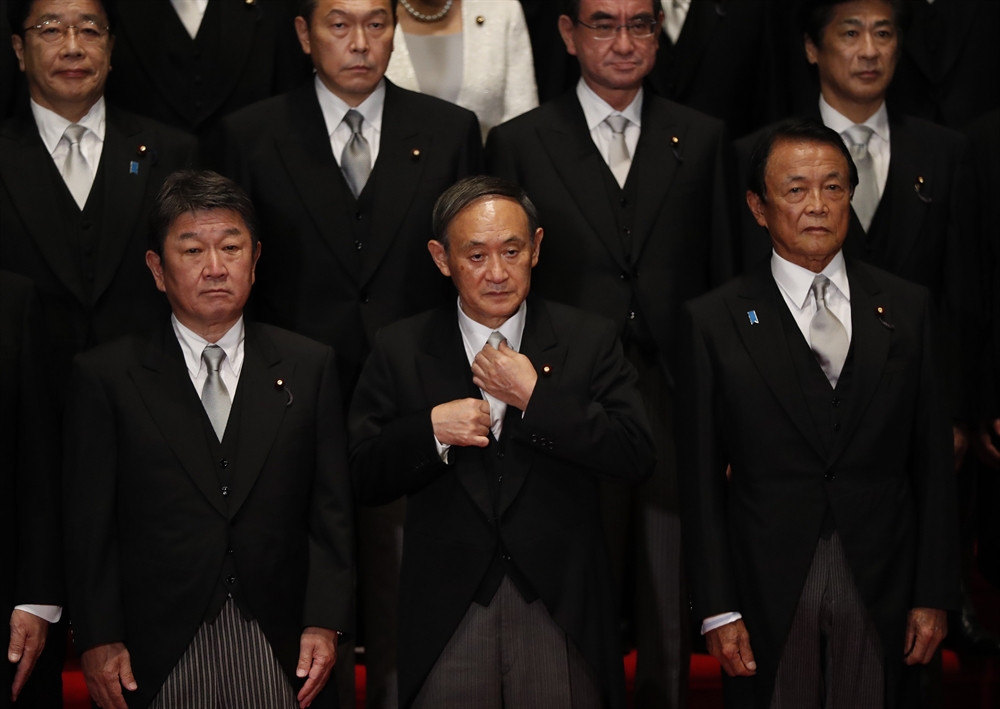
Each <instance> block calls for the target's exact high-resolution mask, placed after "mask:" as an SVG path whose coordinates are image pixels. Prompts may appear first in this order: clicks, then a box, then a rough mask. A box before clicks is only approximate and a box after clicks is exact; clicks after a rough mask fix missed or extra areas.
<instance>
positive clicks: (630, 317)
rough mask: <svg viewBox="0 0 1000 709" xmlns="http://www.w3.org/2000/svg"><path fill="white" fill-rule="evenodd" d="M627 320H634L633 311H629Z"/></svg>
mask: <svg viewBox="0 0 1000 709" xmlns="http://www.w3.org/2000/svg"><path fill="white" fill-rule="evenodd" d="M628 319H629V320H635V311H634V310H630V311H629V314H628Z"/></svg>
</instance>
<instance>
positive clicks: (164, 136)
mask: <svg viewBox="0 0 1000 709" xmlns="http://www.w3.org/2000/svg"><path fill="white" fill-rule="evenodd" d="M108 120H109V121H110V122H111V123H113V124H115V125H119V126H121V127H122V128H123V129H125V130H127V131H151V132H153V133H154V134H155V135H156V139H157V141H159V143H160V146H159V147H161V148H169V147H179V148H187V149H193V148H194V147H195V145H196V143H197V140H196V139H195V137H194V136H193V135H191V134H190V133H185V132H184V131H182V130H181V129H179V128H175V127H174V126H168V125H167V124H166V123H161V122H160V121H157V120H154V119H152V118H149V117H147V116H141V115H139V114H138V113H132V112H131V111H126V110H125V109H122V108H118V107H117V106H113V105H111V104H108Z"/></svg>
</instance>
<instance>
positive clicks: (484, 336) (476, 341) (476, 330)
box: [434, 298, 528, 463]
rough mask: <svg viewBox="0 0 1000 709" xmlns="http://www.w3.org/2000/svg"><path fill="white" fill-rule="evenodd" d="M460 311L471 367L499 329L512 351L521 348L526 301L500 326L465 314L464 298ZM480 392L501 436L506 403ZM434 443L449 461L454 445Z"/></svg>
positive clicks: (464, 341) (463, 340)
mask: <svg viewBox="0 0 1000 709" xmlns="http://www.w3.org/2000/svg"><path fill="white" fill-rule="evenodd" d="M457 310H458V329H459V330H460V331H461V332H462V344H463V345H465V357H466V359H468V360H469V366H470V367H471V366H472V362H473V360H474V359H475V358H476V355H477V354H479V353H480V352H481V351H482V349H483V348H484V347H486V341H487V340H489V339H490V335H492V334H493V333H494V332H499V333H500V334H501V335H503V336H504V339H506V340H507V346H508V347H510V348H511V349H512V350H514V351H515V352H520V351H521V337H522V335H524V314H525V313H526V312H527V311H528V304H527V303H525V302H522V303H521V307H520V308H518V309H517V312H516V313H514V314H513V315H511V316H510V317H509V318H507V319H506V320H505V321H504V322H503V323H502V324H501V325H500V326H499V327H496V328H489V327H486V326H485V325H483V324H481V323H477V322H476V321H475V320H473V319H472V318H470V317H469V316H468V315H466V314H465V311H463V310H462V300H461V298H459V300H458V308H457ZM479 391H480V392H481V393H482V395H483V398H484V399H485V400H486V401H487V402H489V405H490V422H491V426H492V429H493V437H494V438H500V432H501V430H502V427H503V417H504V415H505V414H506V413H507V404H505V403H504V402H502V401H500V400H499V399H495V398H493V397H492V396H491V395H489V394H487V393H486V392H485V391H483V390H482V389H480V390H479ZM522 415H523V414H522ZM434 445H435V446H437V452H438V455H439V456H441V460H443V461H444V462H446V463H447V462H448V450H449V449H450V448H451V446H450V445H445V444H444V443H441V441H439V440H438V439H437V436H435V437H434Z"/></svg>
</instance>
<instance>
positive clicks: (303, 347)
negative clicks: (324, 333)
mask: <svg viewBox="0 0 1000 709" xmlns="http://www.w3.org/2000/svg"><path fill="white" fill-rule="evenodd" d="M247 325H248V328H252V329H255V330H256V331H257V332H258V333H260V334H262V335H264V336H265V337H266V338H267V339H269V340H270V341H271V342H272V343H273V344H274V346H275V347H277V348H278V349H279V350H280V351H281V352H284V353H288V354H300V355H305V356H308V357H317V358H325V357H326V356H327V355H328V354H329V353H330V352H331V351H332V349H333V348H332V347H330V346H329V345H324V344H323V343H322V342H317V341H316V340H313V339H312V338H309V337H306V336H305V335H300V334H298V333H296V332H292V331H291V330H285V329H284V328H280V327H277V326H275V325H269V324H267V323H259V322H254V323H249V322H248V323H247Z"/></svg>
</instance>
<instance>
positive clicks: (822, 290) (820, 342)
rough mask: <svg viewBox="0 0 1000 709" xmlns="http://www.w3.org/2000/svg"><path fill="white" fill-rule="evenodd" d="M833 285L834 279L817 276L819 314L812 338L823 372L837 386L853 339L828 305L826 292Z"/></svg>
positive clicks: (812, 325) (811, 326) (811, 325)
mask: <svg viewBox="0 0 1000 709" xmlns="http://www.w3.org/2000/svg"><path fill="white" fill-rule="evenodd" d="M829 287H830V279H829V278H827V277H826V276H824V275H823V274H822V273H821V274H819V275H818V276H816V278H814V279H813V283H812V288H811V290H812V294H813V297H814V298H815V299H816V314H815V315H813V318H812V322H810V323H809V342H810V344H811V345H812V351H813V354H815V355H816V360H817V361H818V362H819V366H820V367H822V369H823V374H825V375H826V378H827V379H828V380H829V381H830V386H834V387H835V386H837V380H838V379H839V378H840V371H841V370H842V369H843V368H844V362H845V361H846V360H847V350H848V348H849V347H850V344H851V343H850V342H849V341H848V339H847V330H846V329H845V328H844V324H843V323H842V322H840V320H839V319H837V316H836V315H834V314H833V313H832V312H830V309H829V308H828V307H827V305H826V292H827V289H828V288H829Z"/></svg>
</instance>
